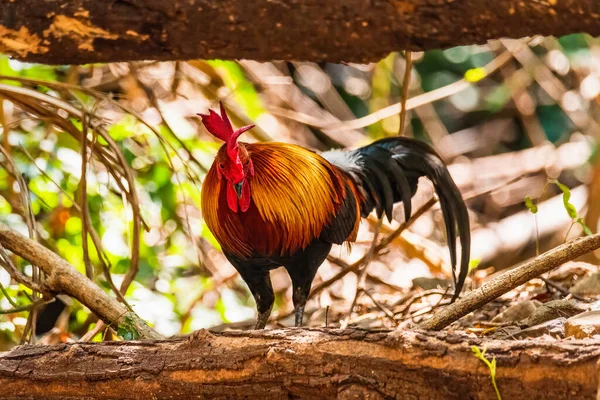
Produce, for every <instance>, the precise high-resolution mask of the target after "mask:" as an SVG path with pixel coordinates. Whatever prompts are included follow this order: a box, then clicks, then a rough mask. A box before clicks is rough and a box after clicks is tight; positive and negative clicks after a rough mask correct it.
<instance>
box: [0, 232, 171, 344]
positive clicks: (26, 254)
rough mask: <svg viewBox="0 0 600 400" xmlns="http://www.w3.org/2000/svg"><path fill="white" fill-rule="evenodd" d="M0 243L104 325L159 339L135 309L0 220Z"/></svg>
mask: <svg viewBox="0 0 600 400" xmlns="http://www.w3.org/2000/svg"><path fill="white" fill-rule="evenodd" d="M0 244H1V245H2V246H3V247H4V248H6V249H7V250H10V251H12V252H13V253H15V254H17V255H18V256H20V257H22V258H23V259H25V260H27V261H29V262H31V263H32V264H35V265H37V266H39V268H40V269H41V270H42V271H43V272H44V274H45V275H46V279H45V282H44V283H45V286H46V287H47V288H48V289H50V290H51V291H53V292H55V293H59V294H60V293H65V294H68V295H69V296H72V297H74V298H75V299H77V300H79V302H81V303H82V304H83V305H85V306H86V307H88V308H89V309H90V310H92V311H93V312H94V313H95V314H96V315H97V316H98V317H100V318H101V319H102V320H103V321H104V322H106V324H107V325H114V326H115V327H117V326H119V325H126V326H127V328H128V329H131V330H135V331H137V333H138V334H139V336H140V337H141V338H145V339H160V338H161V336H160V335H159V334H158V333H157V332H155V331H154V330H153V329H152V328H150V327H149V326H148V325H147V324H146V323H145V322H144V321H143V320H142V319H140V317H138V316H137V315H136V314H135V313H134V312H132V311H129V310H127V308H126V307H125V306H124V305H123V304H121V303H119V302H118V301H117V300H116V299H113V298H111V297H109V296H108V295H107V294H106V293H105V292H104V291H103V290H102V289H100V288H99V287H98V286H97V285H96V284H94V283H93V282H92V281H91V280H89V279H87V278H86V277H85V276H83V275H82V274H81V273H79V272H78V271H77V270H76V269H75V268H74V267H73V266H72V265H71V264H69V263H68V262H67V261H65V260H64V259H62V258H61V257H60V256H58V255H57V254H55V253H53V252H51V251H50V250H48V249H47V248H45V247H44V246H42V245H41V244H39V243H37V242H35V241H33V240H31V239H29V238H27V237H25V236H23V235H21V234H20V233H18V232H15V231H14V230H12V229H10V228H9V227H7V226H6V225H4V224H2V223H0Z"/></svg>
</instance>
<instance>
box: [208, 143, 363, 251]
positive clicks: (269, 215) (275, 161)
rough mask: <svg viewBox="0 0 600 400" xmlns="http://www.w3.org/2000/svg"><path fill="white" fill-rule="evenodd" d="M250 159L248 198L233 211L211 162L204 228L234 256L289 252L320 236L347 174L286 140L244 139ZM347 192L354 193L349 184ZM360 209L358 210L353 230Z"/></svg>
mask: <svg viewBox="0 0 600 400" xmlns="http://www.w3.org/2000/svg"><path fill="white" fill-rule="evenodd" d="M240 145H242V146H245V148H246V150H247V151H248V154H249V156H250V158H251V160H252V162H253V164H254V177H252V178H250V191H251V196H252V202H251V205H250V208H249V209H248V211H246V212H237V213H235V212H232V211H231V210H230V209H229V207H228V206H227V202H226V199H225V187H224V186H225V182H224V181H222V180H221V179H219V177H218V174H217V171H216V168H215V166H214V164H213V166H212V167H211V169H210V171H209V172H208V174H207V176H206V179H205V181H204V185H203V187H202V210H203V214H204V219H205V221H206V224H207V225H208V228H209V229H210V230H211V232H212V233H213V234H214V235H215V237H216V239H217V241H218V242H219V243H220V244H221V246H222V247H223V249H224V250H225V251H227V252H230V253H233V254H235V255H236V256H238V257H243V258H247V257H250V256H269V255H286V254H293V253H294V252H295V251H297V250H299V249H303V248H305V247H306V246H308V245H309V244H310V243H311V242H312V241H313V240H315V239H316V238H318V237H319V235H320V233H321V231H322V230H323V228H324V227H325V226H327V224H329V223H330V222H331V220H332V219H333V217H334V216H335V215H336V212H337V211H338V210H339V209H340V207H341V206H342V203H343V200H344V198H345V196H346V195H348V194H349V193H346V182H348V178H347V177H346V176H345V175H343V173H342V172H340V171H339V170H337V169H336V168H335V167H334V166H332V165H331V164H329V163H328V162H327V161H326V160H324V159H323V158H322V157H321V156H319V155H318V154H316V153H313V152H311V151H309V150H307V149H304V148H302V147H300V146H296V145H292V144H286V143H264V144H260V143H257V144H245V143H240ZM351 190H352V192H353V193H354V194H355V195H356V192H355V190H354V187H353V186H351ZM359 221H360V213H359V212H358V210H357V221H356V223H355V229H354V230H353V232H352V234H351V235H350V237H349V238H348V239H349V240H353V239H354V237H355V236H356V231H357V229H358V224H359Z"/></svg>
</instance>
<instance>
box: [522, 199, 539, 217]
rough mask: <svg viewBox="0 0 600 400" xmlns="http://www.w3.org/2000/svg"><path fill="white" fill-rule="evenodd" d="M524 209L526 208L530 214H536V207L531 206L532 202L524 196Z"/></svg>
mask: <svg viewBox="0 0 600 400" xmlns="http://www.w3.org/2000/svg"><path fill="white" fill-rule="evenodd" d="M525 207H527V209H528V210H529V212H531V213H532V214H536V213H537V212H538V207H537V205H535V204H533V201H532V200H531V197H529V196H525Z"/></svg>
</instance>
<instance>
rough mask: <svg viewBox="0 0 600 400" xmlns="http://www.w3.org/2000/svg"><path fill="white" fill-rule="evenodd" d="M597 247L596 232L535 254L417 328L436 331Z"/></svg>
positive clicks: (598, 244)
mask: <svg viewBox="0 0 600 400" xmlns="http://www.w3.org/2000/svg"><path fill="white" fill-rule="evenodd" d="M599 248H600V234H595V235H591V236H586V237H581V238H577V239H574V240H571V241H569V242H567V243H565V244H563V245H561V246H558V247H555V248H554V249H552V250H549V251H547V252H545V253H544V254H541V255H539V256H538V257H536V258H534V259H533V260H531V261H528V262H526V263H525V264H523V265H521V266H519V267H517V268H514V269H512V270H510V271H508V272H506V273H504V274H502V275H500V276H498V277H497V278H495V279H493V280H491V281H490V282H488V283H486V284H485V285H483V286H481V287H480V288H479V289H476V290H473V291H471V292H469V293H467V294H466V295H465V296H464V297H462V298H460V299H459V300H457V301H456V302H455V303H453V304H450V305H448V306H446V307H445V308H443V309H440V310H438V311H437V312H436V313H435V314H434V315H433V316H432V317H431V319H428V320H426V321H424V322H422V323H421V324H419V328H420V329H426V330H436V331H437V330H440V329H444V328H445V327H446V326H448V325H450V324H451V323H452V322H454V321H456V320H458V319H459V318H461V317H464V316H465V315H467V314H468V313H470V312H472V311H475V310H476V309H478V308H479V307H481V306H483V305H485V304H487V303H489V302H490V301H492V300H494V299H496V298H498V297H500V296H502V295H503V294H504V293H507V292H509V291H511V290H512V289H514V288H516V287H517V286H521V285H523V284H524V283H526V282H528V281H530V280H531V279H533V278H537V277H538V276H540V275H542V274H544V273H546V272H548V271H551V270H552V269H554V268H556V267H558V266H560V265H562V264H564V263H566V262H567V261H571V260H574V259H576V258H577V257H580V256H582V255H584V254H586V253H589V252H591V251H594V250H597V249H599Z"/></svg>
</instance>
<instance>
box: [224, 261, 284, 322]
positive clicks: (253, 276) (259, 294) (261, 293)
mask: <svg viewBox="0 0 600 400" xmlns="http://www.w3.org/2000/svg"><path fill="white" fill-rule="evenodd" d="M226 256H227V259H228V260H229V262H231V264H232V265H233V266H234V267H235V269H236V270H237V271H238V272H239V273H240V275H241V276H242V279H243V280H244V282H246V285H248V289H250V292H251V293H252V296H254V300H255V301H256V309H257V311H258V318H257V320H256V325H255V329H263V328H264V327H265V326H266V325H267V321H268V319H269V315H271V308H272V307H273V302H274V301H275V295H274V294H273V286H271V277H270V275H269V270H268V269H265V268H262V267H261V266H258V265H255V264H254V265H253V264H249V263H247V262H244V261H242V260H239V259H237V258H236V257H234V256H231V255H228V254H226Z"/></svg>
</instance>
